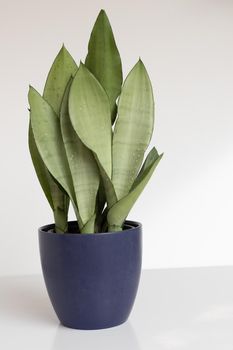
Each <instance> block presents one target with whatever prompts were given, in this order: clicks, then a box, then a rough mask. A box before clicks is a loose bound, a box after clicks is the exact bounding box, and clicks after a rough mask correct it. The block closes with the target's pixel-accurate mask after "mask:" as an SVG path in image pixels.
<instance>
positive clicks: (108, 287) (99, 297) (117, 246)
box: [39, 221, 142, 329]
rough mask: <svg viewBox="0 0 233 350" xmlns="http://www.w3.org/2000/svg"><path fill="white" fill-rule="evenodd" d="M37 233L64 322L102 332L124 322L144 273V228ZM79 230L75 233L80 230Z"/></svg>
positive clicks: (127, 224) (53, 296) (54, 301)
mask: <svg viewBox="0 0 233 350" xmlns="http://www.w3.org/2000/svg"><path fill="white" fill-rule="evenodd" d="M53 229H54V225H47V226H44V227H41V228H40V229H39V245H40V256H41V264H42V270H43V275H44V279H45V283H46V287H47V290H48V294H49V297H50V300H51V302H52V305H53V307H54V310H55V312H56V314H57V316H58V318H59V320H60V322H61V323H62V324H63V325H64V326H67V327H71V328H78V329H100V328H108V327H113V326H117V325H119V324H121V323H123V322H125V321H126V320H127V318H128V316H129V314H130V311H131V309H132V307H133V304H134V300H135V296H136V293H137V289H138V283H139V279H140V273H141V260H142V228H141V224H139V223H137V222H134V221H126V222H125V226H124V230H123V231H120V232H108V233H95V234H79V233H72V232H74V231H75V222H70V223H69V232H70V233H66V234H59V233H54V232H53ZM76 232H77V231H76Z"/></svg>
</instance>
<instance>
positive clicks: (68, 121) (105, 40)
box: [28, 10, 162, 233]
mask: <svg viewBox="0 0 233 350" xmlns="http://www.w3.org/2000/svg"><path fill="white" fill-rule="evenodd" d="M28 98H29V105H30V123H29V149H30V153H31V157H32V161H33V164H34V167H35V170H36V173H37V177H38V179H39V181H40V184H41V186H42V188H43V191H44V193H45V196H46V197H47V200H48V202H49V204H50V207H51V209H52V211H53V214H54V221H55V229H56V232H60V233H65V232H66V231H67V229H68V221H67V220H68V210H69V202H71V203H72V206H73V208H74V212H75V214H76V217H77V223H78V228H79V231H80V233H95V232H105V231H119V230H121V229H122V228H123V225H124V221H125V219H126V217H127V215H128V214H129V212H130V210H131V208H132V207H133V205H134V203H135V202H136V200H137V198H138V197H139V195H140V194H141V192H142V191H143V189H144V187H145V186H146V184H147V182H148V181H149V179H150V177H151V175H152V174H153V172H154V170H155V168H156V166H157V165H158V163H159V161H160V159H161V157H162V154H161V155H159V154H158V152H157V151H156V149H155V148H152V149H151V151H150V152H149V153H148V154H147V156H146V157H145V152H146V150H147V148H148V145H149V142H150V139H151V136H152V132H153V127H154V99H153V91H152V86H151V82H150V79H149V76H148V73H147V71H146V68H145V66H144V64H143V63H142V61H141V60H139V61H138V62H137V63H136V64H135V66H134V67H133V69H132V70H131V71H130V73H129V74H128V76H127V77H126V79H125V81H124V82H123V79H122V65H121V58H120V54H119V51H118V49H117V46H116V42H115V39H114V36H113V32H112V28H111V26H110V23H109V20H108V17H107V15H106V13H105V12H104V11H103V10H101V11H100V13H99V15H98V17H97V20H96V22H95V24H94V27H93V30H92V33H91V36H90V40H89V44H88V54H87V57H86V59H85V62H84V63H82V62H81V63H80V64H79V66H78V65H77V64H76V63H75V61H74V59H73V58H72V56H71V55H70V53H69V52H68V51H67V49H66V48H65V47H64V45H63V46H62V48H61V50H60V51H59V53H58V55H57V56H56V58H55V60H54V62H53V64H52V67H51V69H50V71H49V74H48V77H47V80H46V84H45V87H44V92H43V94H42V95H40V94H39V93H38V92H37V91H36V90H35V89H34V88H33V87H31V86H30V88H29V94H28ZM144 157H145V160H144V162H143V159H144Z"/></svg>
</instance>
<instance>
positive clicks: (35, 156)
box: [28, 123, 54, 210]
mask: <svg viewBox="0 0 233 350" xmlns="http://www.w3.org/2000/svg"><path fill="white" fill-rule="evenodd" d="M28 144H29V150H30V154H31V158H32V162H33V165H34V168H35V171H36V174H37V177H38V180H39V182H40V184H41V187H42V189H43V191H44V194H45V196H46V198H47V200H48V202H49V205H50V207H51V209H52V210H54V206H53V198H52V194H51V189H50V185H49V181H51V179H50V174H49V172H48V170H47V168H46V166H45V165H44V162H43V160H42V158H41V156H40V153H39V152H38V149H37V146H36V143H35V139H34V136H33V132H32V127H31V123H30V124H29V133H28Z"/></svg>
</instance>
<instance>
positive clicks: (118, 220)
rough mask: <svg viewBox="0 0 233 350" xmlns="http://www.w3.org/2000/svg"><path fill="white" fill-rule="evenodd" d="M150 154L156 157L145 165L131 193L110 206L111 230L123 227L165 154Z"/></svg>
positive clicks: (109, 221)
mask: <svg viewBox="0 0 233 350" xmlns="http://www.w3.org/2000/svg"><path fill="white" fill-rule="evenodd" d="M150 156H153V157H154V158H153V160H152V159H150V162H149V163H148V165H145V166H143V168H144V170H143V171H142V173H141V174H140V176H139V178H138V180H137V182H136V184H135V185H134V186H133V187H132V189H131V191H130V192H129V194H128V195H126V196H125V197H123V198H121V199H120V200H119V201H118V202H117V203H116V204H114V206H113V207H112V208H110V210H109V212H108V216H107V221H108V225H109V231H118V230H119V229H120V228H121V227H122V225H123V223H124V221H125V219H126V217H127V215H128V214H129V212H130V210H131V209H132V207H133V205H134V204H135V202H136V200H137V199H138V197H139V196H140V194H141V193H142V191H143V190H144V188H145V186H146V184H147V183H148V181H149V180H150V178H151V176H152V174H153V172H154V170H155V168H156V166H157V165H158V163H159V162H160V160H161V158H162V156H163V155H162V154H161V155H160V156H158V155H157V154H155V153H154V152H153V153H152V154H151V155H150ZM146 162H147V160H146Z"/></svg>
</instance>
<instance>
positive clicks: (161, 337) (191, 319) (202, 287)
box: [0, 267, 233, 350]
mask: <svg viewBox="0 0 233 350" xmlns="http://www.w3.org/2000/svg"><path fill="white" fill-rule="evenodd" d="M232 329H233V267H213V268H186V269H168V270H146V271H143V275H142V279H141V284H140V289H139V293H138V297H137V299H136V303H135V306H134V309H133V312H132V314H131V317H130V319H129V321H128V322H127V323H125V324H124V325H122V326H119V327H115V328H111V329H106V330H100V331H80V330H72V329H68V328H65V327H63V326H61V325H59V324H58V321H57V318H56V316H55V314H54V311H53V309H52V307H51V305H50V302H49V300H48V297H47V294H46V291H45V287H44V284H43V281H42V278H41V276H28V277H2V278H0V348H1V349H4V350H15V349H18V350H21V349H22V350H31V349H33V350H41V349H43V350H67V349H69V350H76V349H85V350H93V349H101V350H110V349H111V350H119V349H120V350H173V349H179V350H197V349H198V350H232V348H233V332H232Z"/></svg>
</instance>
